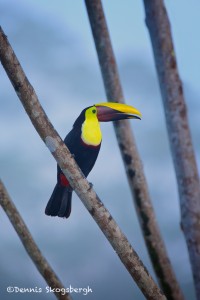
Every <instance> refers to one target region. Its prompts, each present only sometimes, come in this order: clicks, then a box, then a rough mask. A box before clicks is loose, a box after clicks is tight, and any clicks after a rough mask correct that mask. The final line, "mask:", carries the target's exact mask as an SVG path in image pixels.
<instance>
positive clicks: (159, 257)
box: [85, 0, 183, 300]
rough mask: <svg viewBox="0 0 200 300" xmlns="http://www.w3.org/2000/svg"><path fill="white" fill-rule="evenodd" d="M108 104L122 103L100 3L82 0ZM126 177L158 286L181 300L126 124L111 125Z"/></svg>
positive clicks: (121, 94) (129, 128)
mask: <svg viewBox="0 0 200 300" xmlns="http://www.w3.org/2000/svg"><path fill="white" fill-rule="evenodd" d="M85 3H86V7H87V12H88V16H89V20H90V25H91V28H92V33H93V37H94V41H95V45H96V49H97V53H98V58H99V64H100V67H101V72H102V76H103V81H104V86H105V90H106V94H107V99H108V101H116V102H122V103H124V96H123V91H122V88H121V84H120V79H119V75H118V70H117V64H116V61H115V57H114V53H113V49H112V45H111V41H110V37H109V32H108V28H107V24H106V20H105V16H104V12H103V7H102V4H101V1H100V0H93V1H90V0H85ZM114 127H115V132H116V136H117V140H118V144H119V147H120V150H121V154H122V158H123V161H124V166H125V169H126V174H127V177H128V181H129V185H130V188H131V192H132V195H133V199H134V203H135V206H136V210H137V213H138V218H139V221H140V225H141V228H142V231H143V236H144V239H145V242H146V245H147V248H148V251H149V255H150V258H151V261H152V264H153V267H154V270H155V273H156V275H157V277H158V280H159V282H160V285H161V287H162V289H163V291H164V293H165V295H166V296H167V298H169V299H176V300H178V299H180V300H181V299H183V295H182V292H181V290H180V288H179V285H178V282H177V280H176V277H175V274H174V272H173V269H172V266H171V264H170V261H169V259H168V256H167V252H166V249H165V245H164V242H163V240H162V237H161V234H160V231H159V228H158V224H157V222H156V217H155V213H154V210H153V206H152V203H151V199H150V195H149V191H148V186H147V182H146V179H145V175H144V172H143V167H142V163H141V161H140V157H139V154H138V151H137V147H136V144H135V140H134V136H133V133H132V130H131V127H130V123H129V122H128V121H125V122H124V121H123V122H118V123H115V124H114Z"/></svg>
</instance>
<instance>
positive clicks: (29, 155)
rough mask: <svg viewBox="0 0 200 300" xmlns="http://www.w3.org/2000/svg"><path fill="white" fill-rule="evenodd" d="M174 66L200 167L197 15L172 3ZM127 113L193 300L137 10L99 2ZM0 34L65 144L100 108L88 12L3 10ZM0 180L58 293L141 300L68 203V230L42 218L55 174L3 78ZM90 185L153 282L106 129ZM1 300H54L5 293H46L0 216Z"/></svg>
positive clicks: (5, 6)
mask: <svg viewBox="0 0 200 300" xmlns="http://www.w3.org/2000/svg"><path fill="white" fill-rule="evenodd" d="M165 2H166V6H167V9H168V13H169V17H170V20H171V24H172V32H173V37H174V44H175V49H176V54H177V59H178V66H179V71H180V75H181V78H182V80H183V85H184V92H185V96H186V101H187V106H188V116H189V120H190V127H191V132H192V138H193V142H194V147H195V152H196V157H197V162H198V166H199V163H200V156H199V150H200V145H199V133H198V131H199V127H200V126H199V125H200V122H199V110H200V101H199V94H200V85H199V78H200V76H199V69H200V59H199V53H200V39H199V26H200V18H199V11H200V3H199V2H197V1H195V0H192V1H190V2H187V1H181V0H177V1H170V0H167V1H165ZM103 4H104V9H105V14H106V17H107V21H108V26H109V30H110V34H111V38H112V42H113V47H114V51H115V55H116V59H117V62H118V67H119V73H120V77H121V81H122V85H123V89H124V94H125V97H126V101H127V103H129V104H131V105H133V106H135V107H137V108H138V109H140V111H141V112H142V115H143V119H142V121H140V122H139V121H135V120H134V121H132V122H131V124H132V127H133V130H134V134H135V137H136V141H137V145H138V148H139V151H140V154H141V158H142V161H143V165H144V171H145V174H146V176H147V180H148V185H149V190H150V193H151V196H152V202H153V205H154V207H155V211H156V215H157V219H158V222H159V226H160V230H161V232H162V234H163V238H164V241H165V243H166V247H167V250H168V253H169V256H170V259H171V261H172V264H173V266H174V269H175V272H176V275H177V278H178V280H179V282H180V284H181V287H182V288H183V290H184V293H185V295H186V297H187V298H188V299H194V290H193V284H192V276H191V271H190V266H189V261H188V253H187V249H186V245H185V241H184V237H183V234H182V231H181V229H180V211H179V199H178V194H177V186H176V179H175V175H174V168H173V164H172V159H171V154H170V149H169V144H168V139H167V133H166V125H165V119H164V113H163V107H162V101H161V97H160V92H159V87H158V82H157V77H156V72H155V68H154V61H153V57H152V50H151V45H150V41H149V35H148V31H147V29H146V26H145V22H144V18H145V17H144V9H143V4H142V1H140V0H138V1H131V0H126V1H118V0H115V1H114V0H112V1H103ZM0 23H1V26H2V27H3V29H4V31H5V33H6V35H7V36H8V38H9V41H10V43H11V45H12V46H13V48H14V50H15V52H16V54H17V56H18V58H19V60H20V62H21V64H22V66H23V68H24V70H25V72H26V74H27V76H28V78H29V80H30V82H31V83H32V85H33V86H34V88H35V90H36V93H37V95H38V97H39V99H40V101H41V103H42V105H43V107H44V109H45V110H46V113H47V114H48V116H49V118H50V120H51V121H52V123H53V125H54V126H55V128H56V129H57V131H58V132H59V133H60V135H61V136H62V137H63V138H64V137H65V135H66V133H67V132H68V131H69V130H70V129H71V126H72V124H73V122H74V120H75V119H76V117H77V116H78V114H79V113H80V111H81V110H82V109H83V108H84V107H86V106H88V105H90V104H94V103H98V102H102V101H106V98H105V92H104V88H103V84H102V79H101V74H100V69H99V65H98V61H97V56H96V52H95V47H94V43H93V39H92V35H91V30H90V27H89V23H88V17H87V14H86V10H85V5H84V1H83V0H82V1H81V0H76V1H72V0H71V1H70V0H68V1H64V0H60V1H55V0H48V1H47V0H40V1H38V0H37V1H36V0H28V1H25V0H18V1H15V0H1V2H0ZM0 87H1V88H0V139H1V144H0V170H1V177H2V180H3V181H4V183H5V185H6V187H7V189H8V191H9V193H10V195H11V197H12V199H13V201H14V202H15V204H16V206H17V208H18V209H19V211H20V213H21V215H22V217H23V218H24V220H25V222H26V224H27V226H28V228H29V229H30V231H31V233H32V235H33V237H34V239H35V241H36V242H37V243H38V246H39V248H40V249H41V251H42V252H43V254H44V255H45V256H46V258H47V259H48V261H49V262H50V264H51V265H52V267H53V268H54V270H55V271H56V273H57V274H58V276H59V277H60V278H61V279H62V282H63V284H64V285H65V287H68V286H69V285H70V284H71V285H72V286H73V287H87V286H88V285H89V286H90V287H91V288H92V290H93V293H90V294H88V295H87V296H83V295H82V294H72V296H73V298H74V299H77V300H79V299H83V298H84V299H85V298H87V299H95V300H99V299H117V300H118V299H121V298H123V299H128V300H129V299H144V297H143V296H142V294H141V293H140V291H139V289H138V288H137V286H136V285H135V284H134V283H133V281H132V279H131V278H130V276H129V274H128V273H127V271H126V270H125V268H124V267H123V265H122V264H121V262H120V261H119V259H118V257H117V256H116V255H115V253H114V251H113V249H112V248H111V246H110V244H109V243H108V242H107V240H106V239H105V237H104V236H103V234H102V233H101V231H100V230H99V228H98V227H97V225H96V224H95V222H94V221H93V219H92V218H91V216H90V215H89V213H88V212H87V210H86V209H85V207H84V206H83V204H82V203H81V201H80V200H79V199H78V198H77V196H76V195H75V194H74V196H73V211H72V214H71V217H70V218H69V219H68V220H63V219H59V218H50V217H47V216H45V215H44V209H45V206H46V203H47V201H48V198H49V196H50V194H51V192H52V190H53V187H54V184H55V181H56V163H55V161H54V159H53V158H52V156H51V155H50V153H49V151H48V149H47V148H46V147H45V146H44V144H43V142H42V141H41V140H40V138H39V136H38V134H37V133H36V131H35V129H34V128H33V126H32V124H31V122H30V120H29V119H28V117H27V115H26V114H25V112H24V109H23V107H22V105H21V103H20V102H19V100H18V98H17V96H16V94H15V92H14V90H13V87H12V85H11V84H10V82H9V80H8V78H7V76H6V74H5V72H4V70H3V68H2V66H1V67H0ZM102 131H103V144H102V149H101V152H100V155H99V158H98V161H97V163H96V165H95V168H94V170H93V171H92V173H91V174H90V176H89V180H90V181H91V182H92V183H93V184H94V187H95V190H96V191H97V192H98V194H99V196H100V197H101V199H102V200H103V202H104V203H105V206H106V207H107V208H108V209H109V210H110V211H111V213H112V215H113V217H114V218H115V219H116V221H117V222H118V224H119V226H120V228H121V229H122V230H123V232H124V233H125V234H126V236H127V237H128V239H129V240H130V242H131V244H132V245H133V247H134V248H135V250H136V251H137V252H138V254H139V255H140V257H141V259H142V260H143V262H144V263H145V265H146V266H147V268H148V269H149V271H150V272H151V274H152V275H153V276H154V274H153V271H152V267H151V263H150V261H149V258H148V254H147V251H146V249H145V245H144V241H143V238H142V237H141V231H140V228H139V225H138V220H137V216H136V214H135V211H134V206H133V203H132V199H131V195H130V191H129V187H128V184H127V180H126V177H125V172H124V168H123V164H122V161H121V157H120V153H119V150H118V147H117V144H116V139H115V136H114V131H113V127H112V124H111V123H107V124H103V126H102ZM0 225H1V230H0V240H1V246H0V247H1V256H0V282H1V283H0V284H1V287H0V294H1V298H3V299H5V300H6V299H47V298H48V299H53V298H54V295H53V294H52V295H49V294H46V293H45V292H43V293H41V294H38V293H35V294H34V293H30V294H19V293H15V294H8V293H7V292H6V287H7V286H17V287H38V288H43V289H44V288H45V286H46V283H45V282H44V280H43V278H42V277H41V276H40V274H39V273H38V272H37V270H36V268H35V266H34V265H33V263H32V261H31V260H30V258H29V257H28V255H27V254H26V252H25V250H24V248H23V246H22V244H21V242H20V240H19V238H18V236H17V235H16V233H15V231H14V229H13V228H12V226H11V224H10V222H9V221H8V219H7V217H6V215H5V214H4V212H3V211H2V210H1V211H0Z"/></svg>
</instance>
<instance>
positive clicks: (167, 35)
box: [144, 0, 200, 299]
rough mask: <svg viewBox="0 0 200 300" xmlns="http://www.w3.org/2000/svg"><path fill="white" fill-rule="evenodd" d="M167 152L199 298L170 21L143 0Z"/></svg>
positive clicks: (195, 224) (192, 185) (185, 129)
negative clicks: (172, 171) (163, 108)
mask: <svg viewBox="0 0 200 300" xmlns="http://www.w3.org/2000/svg"><path fill="white" fill-rule="evenodd" d="M144 6H145V11H146V24H147V27H148V29H149V33H150V37H151V42H152V46H153V51H154V59H155V64H156V68H157V73H158V78H159V82H160V89H161V93H162V99H163V104H164V107H165V115H166V122H167V127H168V134H169V140H170V144H171V151H172V156H173V160H174V166H175V171H176V177H177V182H178V188H179V197H180V207H181V223H182V228H183V231H184V234H185V238H186V242H187V246H188V251H189V254H190V261H191V265H192V269H193V275H194V281H195V285H196V293H197V297H198V299H200V182H199V175H198V170H197V165H196V161H195V154H194V150H193V146H192V141H191V135H190V129H189V125H188V119H187V109H186V104H185V101H184V95H183V88H182V83H181V80H180V77H179V74H178V68H177V63H176V57H175V50H174V46H173V41H172V35H171V30H170V23H169V19H168V16H167V12H166V9H165V6H164V2H163V1H162V0H153V1H152V0H144Z"/></svg>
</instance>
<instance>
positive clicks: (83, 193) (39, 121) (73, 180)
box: [0, 28, 166, 300]
mask: <svg viewBox="0 0 200 300" xmlns="http://www.w3.org/2000/svg"><path fill="white" fill-rule="evenodd" d="M0 59H1V62H2V64H3V67H4V69H5V70H6V72H7V75H8V77H9V78H10V80H11V82H12V84H13V86H14V88H15V90H16V92H17V95H18V97H19V98H20V100H21V102H22V104H23V106H24V108H25V110H26V112H27V114H28V116H29V117H30V119H31V121H32V123H33V125H34V127H35V128H36V130H37V131H38V133H39V135H40V137H41V138H42V140H43V141H44V142H45V144H46V146H47V147H48V148H49V150H50V151H51V153H52V155H53V156H54V158H55V159H56V161H57V163H58V164H59V166H60V167H61V169H62V171H63V173H64V174H65V176H66V177H67V179H68V180H69V182H70V185H71V186H72V188H73V189H74V190H75V192H76V193H77V195H78V196H79V198H80V199H81V200H82V202H83V204H84V205H85V206H86V208H87V209H88V211H89V212H90V214H91V215H92V216H93V218H94V220H95V221H96V223H97V224H98V226H99V227H100V228H101V230H102V231H103V233H104V234H105V236H106V237H107V239H108V241H109V242H110V244H111V245H112V247H113V248H114V250H115V252H116V253H117V255H118V256H119V258H120V260H121V261H122V263H123V264H124V266H125V267H126V269H127V270H128V272H129V273H130V275H131V276H132V278H133V279H134V280H135V282H136V283H137V285H138V287H139V288H140V289H141V291H142V292H143V294H144V295H145V296H146V298H147V299H159V300H160V299H166V298H165V296H164V295H163V294H162V292H161V291H160V290H159V288H158V286H157V285H156V284H155V282H154V280H153V279H152V277H151V276H150V275H149V274H148V272H147V270H146V268H145V267H144V265H143V263H142V262H141V260H140V259H139V257H138V255H137V253H136V252H135V251H134V249H133V248H132V247H131V245H130V243H129V242H128V240H127V238H126V237H125V235H124V234H123V233H122V232H121V230H120V228H119V227H118V225H117V224H116V222H115V220H114V219H113V218H112V216H111V215H110V213H109V212H108V211H107V210H106V208H105V207H104V205H103V203H102V202H101V201H100V199H99V197H98V196H97V194H96V193H95V191H94V190H93V188H92V187H91V185H90V184H89V182H88V181H87V180H86V179H85V178H84V177H83V175H82V173H81V172H80V169H79V168H78V166H77V165H76V163H75V161H74V159H73V157H72V155H71V154H70V152H69V150H68V149H67V147H66V146H65V144H64V143H63V141H62V140H61V138H60V137H59V136H58V134H57V132H56V131H55V129H54V128H53V126H52V125H51V123H50V122H49V120H48V118H47V116H46V114H45V112H44V110H43V108H42V107H41V105H40V103H39V100H38V98H37V96H36V93H35V91H34V89H33V87H32V86H31V84H30V83H29V81H28V79H27V78H26V76H25V74H24V72H23V70H22V68H21V66H20V63H19V61H18V60H17V57H16V56H15V54H14V52H13V50H12V48H11V46H10V44H9V43H8V40H7V38H6V36H5V34H4V33H3V30H2V29H1V28H0Z"/></svg>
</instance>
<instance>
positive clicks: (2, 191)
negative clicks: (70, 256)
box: [0, 180, 72, 300]
mask: <svg viewBox="0 0 200 300" xmlns="http://www.w3.org/2000/svg"><path fill="white" fill-rule="evenodd" d="M0 205H1V206H2V208H3V210H4V211H5V213H6V214H7V216H8V218H9V220H10V222H11V223H12V225H13V227H14V229H15V230H16V232H17V234H18V236H19V238H20V240H21V242H22V244H23V245H24V248H25V249H26V251H27V253H28V255H29V256H30V258H31V259H32V261H33V263H34V264H35V266H36V268H37V269H38V271H39V272H40V274H41V275H42V277H43V278H44V279H45V280H46V282H47V284H48V285H49V286H50V287H51V288H52V289H54V288H58V290H59V291H58V292H55V293H54V294H55V296H56V297H57V298H58V299H59V300H72V298H71V296H70V295H69V294H68V293H66V294H65V295H62V293H61V289H65V287H64V286H63V284H62V283H61V282H60V280H59V279H58V277H57V275H56V274H55V273H54V271H53V269H52V268H51V266H50V265H49V263H48V262H47V260H46V259H45V258H44V256H43V255H42V253H41V252H40V249H39V248H38V246H37V245H36V243H35V241H34V240H33V238H32V236H31V233H30V231H29V230H28V228H27V226H26V224H25V223H24V221H23V219H22V217H21V216H20V214H19V212H18V210H17V208H16V207H15V205H14V203H13V202H12V200H11V199H10V197H9V195H8V193H7V191H6V188H5V186H4V185H3V182H2V181H1V180H0Z"/></svg>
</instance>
